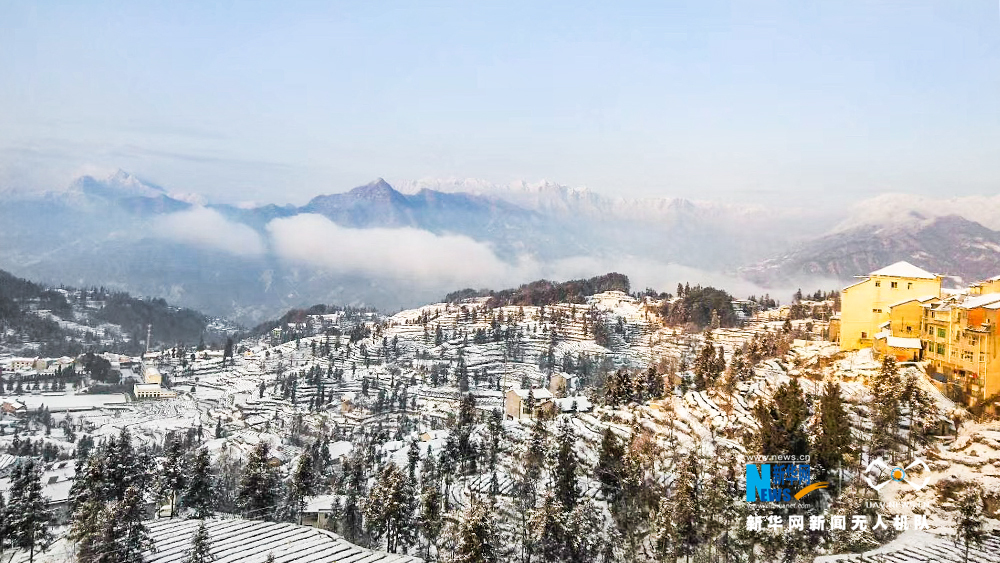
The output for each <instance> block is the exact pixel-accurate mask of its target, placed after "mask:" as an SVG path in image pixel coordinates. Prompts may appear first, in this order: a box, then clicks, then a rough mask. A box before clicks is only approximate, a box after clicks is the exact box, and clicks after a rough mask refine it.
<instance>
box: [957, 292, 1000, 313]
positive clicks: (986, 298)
mask: <svg viewBox="0 0 1000 563" xmlns="http://www.w3.org/2000/svg"><path fill="white" fill-rule="evenodd" d="M998 301H1000V293H987V294H986V295H976V296H975V297H969V298H968V299H966V300H965V301H963V302H962V304H961V305H960V307H961V308H963V309H975V308H977V307H985V306H986V305H991V304H993V303H996V302H998Z"/></svg>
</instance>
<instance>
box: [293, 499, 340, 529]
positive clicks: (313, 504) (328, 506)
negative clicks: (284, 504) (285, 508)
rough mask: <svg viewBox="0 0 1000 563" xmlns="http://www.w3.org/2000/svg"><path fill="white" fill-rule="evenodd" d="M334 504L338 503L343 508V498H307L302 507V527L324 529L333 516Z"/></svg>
mask: <svg viewBox="0 0 1000 563" xmlns="http://www.w3.org/2000/svg"><path fill="white" fill-rule="evenodd" d="M336 502H340V503H341V506H343V503H344V498H343V497H342V496H341V495H317V496H314V497H307V498H306V499H305V505H304V506H303V507H302V525H303V526H312V527H314V528H324V529H326V528H327V527H328V526H329V522H330V517H331V515H332V514H333V505H334V503H336Z"/></svg>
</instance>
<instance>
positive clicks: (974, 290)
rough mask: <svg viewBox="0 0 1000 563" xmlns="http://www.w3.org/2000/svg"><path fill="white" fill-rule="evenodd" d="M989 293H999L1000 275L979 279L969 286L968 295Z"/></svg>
mask: <svg viewBox="0 0 1000 563" xmlns="http://www.w3.org/2000/svg"><path fill="white" fill-rule="evenodd" d="M989 293H1000V276H993V277H992V278H990V279H988V280H983V281H979V282H976V283H974V284H972V285H970V286H969V295H986V294H989Z"/></svg>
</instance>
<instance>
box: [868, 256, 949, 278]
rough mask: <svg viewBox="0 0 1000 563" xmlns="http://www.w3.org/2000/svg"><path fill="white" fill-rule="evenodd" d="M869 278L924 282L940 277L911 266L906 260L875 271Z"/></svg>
mask: <svg viewBox="0 0 1000 563" xmlns="http://www.w3.org/2000/svg"><path fill="white" fill-rule="evenodd" d="M868 276H869V277H874V276H887V277H893V278H915V279H922V280H933V279H936V278H937V277H938V276H936V275H934V274H932V273H930V272H928V271H927V270H924V269H923V268H918V267H916V266H914V265H913V264H910V263H909V262H906V261H905V260H901V261H899V262H896V263H895V264H891V265H889V266H886V267H885V268H881V269H879V270H875V271H874V272H872V273H870V274H868Z"/></svg>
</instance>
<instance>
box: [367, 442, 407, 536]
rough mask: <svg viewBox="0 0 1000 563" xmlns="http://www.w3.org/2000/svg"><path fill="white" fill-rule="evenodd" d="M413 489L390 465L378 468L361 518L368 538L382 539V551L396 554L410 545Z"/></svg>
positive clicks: (389, 463)
mask: <svg viewBox="0 0 1000 563" xmlns="http://www.w3.org/2000/svg"><path fill="white" fill-rule="evenodd" d="M413 510H414V499H413V489H412V487H411V486H410V484H409V483H408V482H407V478H406V474H405V473H403V471H402V470H400V469H399V467H398V466H397V465H396V464H395V463H393V462H391V461H390V462H387V463H386V464H385V465H383V466H382V471H381V472H380V473H379V476H378V479H376V481H375V484H374V485H373V486H372V489H371V491H370V492H369V493H368V499H367V500H366V502H365V508H364V517H365V521H366V522H367V527H368V530H369V531H370V533H371V535H372V538H373V539H374V540H376V541H378V540H380V539H381V538H382V537H383V536H384V537H385V539H386V551H388V552H389V553H396V551H397V550H398V549H399V548H403V549H405V548H406V547H408V546H410V545H412V544H413V540H414V537H413Z"/></svg>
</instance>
